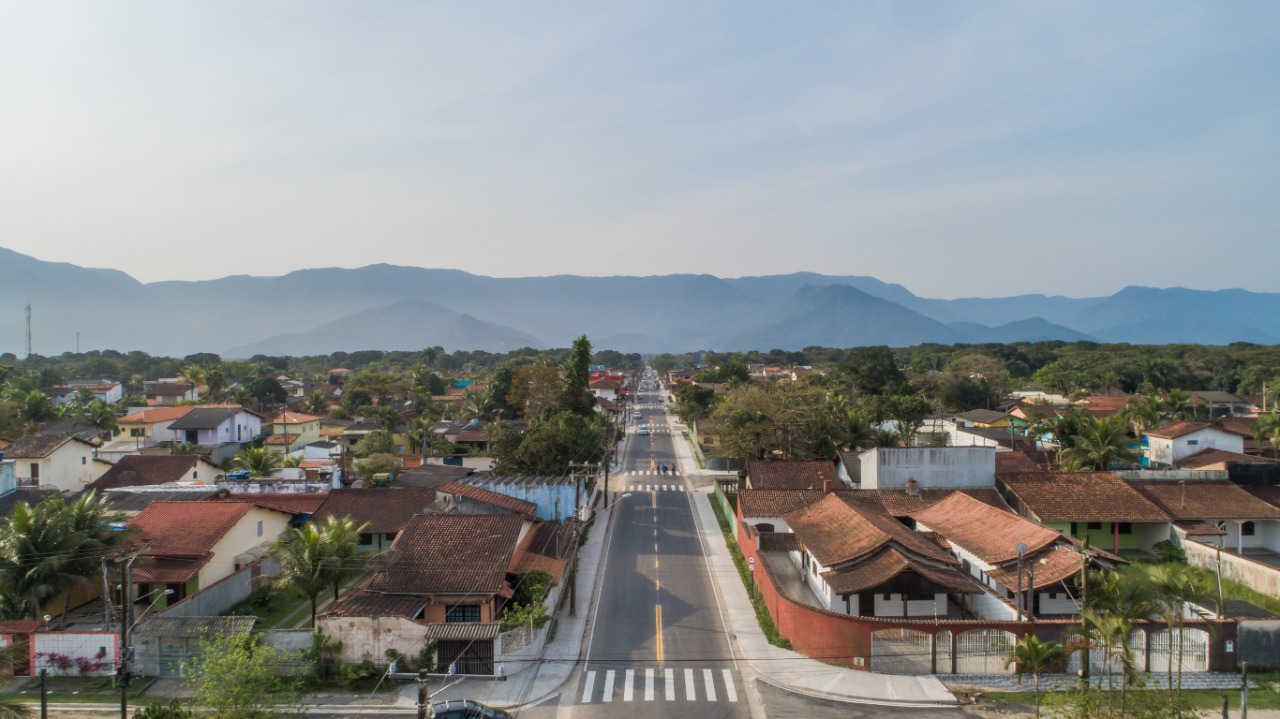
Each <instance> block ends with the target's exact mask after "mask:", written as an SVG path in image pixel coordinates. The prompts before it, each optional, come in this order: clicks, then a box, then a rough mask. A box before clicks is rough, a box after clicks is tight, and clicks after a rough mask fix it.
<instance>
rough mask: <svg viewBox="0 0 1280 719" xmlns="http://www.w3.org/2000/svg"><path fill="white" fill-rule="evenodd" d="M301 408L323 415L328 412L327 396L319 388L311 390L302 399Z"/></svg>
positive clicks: (310, 412) (309, 412)
mask: <svg viewBox="0 0 1280 719" xmlns="http://www.w3.org/2000/svg"><path fill="white" fill-rule="evenodd" d="M302 409H303V410H304V411H306V412H307V413H308V414H313V415H317V416H320V417H323V416H324V415H326V414H328V413H329V398H328V397H327V396H325V393H324V392H321V391H320V390H312V391H311V392H310V393H309V394H307V396H306V398H304V399H303V400H302Z"/></svg>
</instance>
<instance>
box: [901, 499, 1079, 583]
mask: <svg viewBox="0 0 1280 719" xmlns="http://www.w3.org/2000/svg"><path fill="white" fill-rule="evenodd" d="M911 518H912V519H914V520H916V521H917V522H920V523H921V524H924V525H926V526H928V528H929V529H931V530H933V531H934V532H937V533H938V534H940V535H942V536H943V537H945V538H946V539H947V541H949V542H951V543H953V544H956V545H959V546H960V547H963V548H964V549H966V550H968V551H969V552H970V553H971V554H973V555H975V556H977V557H978V558H979V559H981V560H982V561H984V562H986V563H987V564H993V565H995V564H1003V563H1005V562H1008V561H1012V560H1015V559H1017V558H1018V545H1019V544H1023V545H1025V546H1026V550H1025V551H1026V552H1029V553H1034V552H1038V551H1040V550H1041V549H1044V548H1045V547H1047V546H1049V545H1051V544H1053V543H1054V542H1056V541H1058V540H1059V539H1060V538H1062V534H1060V533H1059V532H1055V531H1054V530H1052V529H1049V528H1048V527H1045V526H1043V525H1040V524H1036V523H1035V522H1032V521H1031V520H1029V519H1025V518H1023V517H1019V516H1018V515H1016V514H1013V513H1011V512H1007V511H1004V510H1001V509H996V508H995V507H992V506H991V505H989V504H985V503H983V502H980V501H978V500H976V499H974V498H972V497H970V496H968V495H965V494H961V493H960V492H956V493H954V494H952V495H951V496H949V497H947V498H946V499H943V500H941V501H939V502H937V503H935V504H933V505H932V506H931V507H929V508H927V509H923V510H921V511H918V512H915V513H913V514H912V515H911Z"/></svg>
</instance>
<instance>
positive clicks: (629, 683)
mask: <svg viewBox="0 0 1280 719" xmlns="http://www.w3.org/2000/svg"><path fill="white" fill-rule="evenodd" d="M635 691H636V670H634V669H628V670H627V678H626V679H623V680H622V701H624V702H629V701H631V700H632V698H634V697H635Z"/></svg>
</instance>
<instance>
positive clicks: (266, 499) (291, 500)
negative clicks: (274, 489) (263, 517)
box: [210, 492, 329, 515]
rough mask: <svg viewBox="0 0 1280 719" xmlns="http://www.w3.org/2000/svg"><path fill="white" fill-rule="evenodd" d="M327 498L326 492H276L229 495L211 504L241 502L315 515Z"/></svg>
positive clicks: (294, 513)
mask: <svg viewBox="0 0 1280 719" xmlns="http://www.w3.org/2000/svg"><path fill="white" fill-rule="evenodd" d="M328 498H329V494H328V492H287V493H286V492H278V493H265V492H264V493H261V494H259V493H245V494H230V495H227V496H225V497H214V498H213V499H212V500H210V501H213V502H242V503H245V504H251V505H253V506H255V507H265V508H266V509H274V510H276V511H279V512H286V513H288V514H293V515H299V514H315V513H316V511H317V510H318V509H320V505H322V504H324V501H325V500H326V499H328Z"/></svg>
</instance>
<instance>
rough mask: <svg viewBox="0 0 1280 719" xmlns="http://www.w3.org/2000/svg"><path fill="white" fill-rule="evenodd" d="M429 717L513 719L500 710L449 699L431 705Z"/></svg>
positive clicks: (468, 701)
mask: <svg viewBox="0 0 1280 719" xmlns="http://www.w3.org/2000/svg"><path fill="white" fill-rule="evenodd" d="M431 715H432V716H434V717H435V718H436V719H514V717H512V716H511V715H510V714H508V713H506V712H504V711H502V710H501V709H494V708H493V707H491V706H488V705H486V704H481V703H480V702H476V701H471V700H470V699H450V700H449V701H445V702H438V703H436V704H432V705H431Z"/></svg>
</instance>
